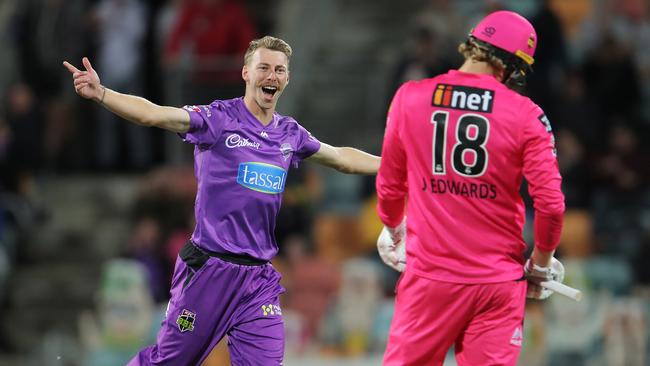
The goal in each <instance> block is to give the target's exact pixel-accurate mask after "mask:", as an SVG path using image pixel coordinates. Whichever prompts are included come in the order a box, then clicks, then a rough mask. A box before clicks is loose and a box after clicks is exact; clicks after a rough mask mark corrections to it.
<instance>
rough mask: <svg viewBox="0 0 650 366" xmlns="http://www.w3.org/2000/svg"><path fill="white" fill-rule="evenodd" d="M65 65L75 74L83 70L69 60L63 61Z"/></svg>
mask: <svg viewBox="0 0 650 366" xmlns="http://www.w3.org/2000/svg"><path fill="white" fill-rule="evenodd" d="M63 66H65V68H66V69H68V71H70V72H71V73H73V74H74V73H77V72H81V70H79V69H77V68H76V67H74V66H72V64H71V63H69V62H68V61H63Z"/></svg>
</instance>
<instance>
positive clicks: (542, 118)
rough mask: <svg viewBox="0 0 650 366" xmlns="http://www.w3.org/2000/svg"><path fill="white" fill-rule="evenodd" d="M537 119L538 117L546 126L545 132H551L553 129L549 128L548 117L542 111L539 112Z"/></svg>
mask: <svg viewBox="0 0 650 366" xmlns="http://www.w3.org/2000/svg"><path fill="white" fill-rule="evenodd" d="M537 119H539V121H540V122H542V124H543V125H544V128H546V132H551V131H553V128H551V121H549V120H548V117H546V115H545V114H544V113H542V114H540V115H539V116H538V117H537Z"/></svg>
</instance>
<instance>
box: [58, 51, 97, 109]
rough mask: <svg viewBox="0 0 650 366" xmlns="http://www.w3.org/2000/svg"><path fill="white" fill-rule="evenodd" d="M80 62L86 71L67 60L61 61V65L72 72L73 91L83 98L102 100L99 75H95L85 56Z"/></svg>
mask: <svg viewBox="0 0 650 366" xmlns="http://www.w3.org/2000/svg"><path fill="white" fill-rule="evenodd" d="M82 63H83V65H84V68H85V69H86V71H81V70H79V69H77V68H76V67H74V66H73V65H72V64H70V63H69V62H68V61H63V66H65V67H66V68H67V69H68V71H70V73H71V74H72V79H73V81H74V90H75V92H77V94H79V95H80V96H82V97H83V98H86V99H93V100H95V101H98V102H99V101H101V100H102V97H103V95H102V94H103V93H104V87H103V86H102V85H101V84H100V83H99V75H97V72H96V71H95V69H93V67H92V65H91V64H90V61H89V60H88V58H87V57H84V58H83V60H82Z"/></svg>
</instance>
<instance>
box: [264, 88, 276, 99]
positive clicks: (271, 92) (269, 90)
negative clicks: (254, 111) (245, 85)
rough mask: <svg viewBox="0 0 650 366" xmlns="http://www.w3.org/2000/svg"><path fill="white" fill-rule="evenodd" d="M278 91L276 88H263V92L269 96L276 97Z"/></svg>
mask: <svg viewBox="0 0 650 366" xmlns="http://www.w3.org/2000/svg"><path fill="white" fill-rule="evenodd" d="M277 91H278V88H277V87H275V86H263V87H262V92H263V93H264V94H266V95H268V96H271V97H272V96H274V95H275V93H276V92H277Z"/></svg>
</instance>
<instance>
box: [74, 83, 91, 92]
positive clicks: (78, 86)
mask: <svg viewBox="0 0 650 366" xmlns="http://www.w3.org/2000/svg"><path fill="white" fill-rule="evenodd" d="M88 85H89V84H88V83H81V84H79V85H75V86H74V90H76V91H79V90H81V89H83V88H85V87H87V86H88Z"/></svg>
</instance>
